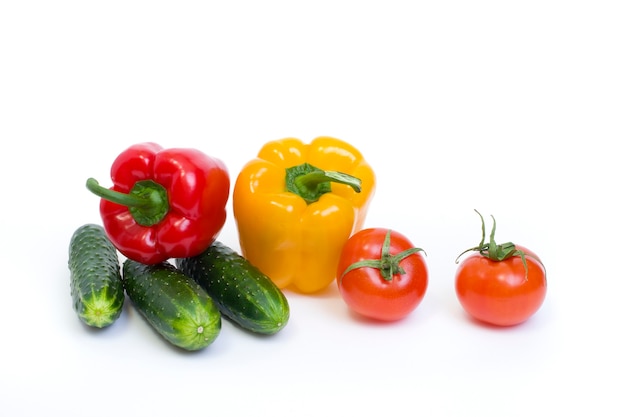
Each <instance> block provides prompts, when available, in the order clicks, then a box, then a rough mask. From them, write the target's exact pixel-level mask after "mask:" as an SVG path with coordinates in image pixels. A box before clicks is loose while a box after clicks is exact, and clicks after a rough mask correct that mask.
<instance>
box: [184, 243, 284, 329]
mask: <svg viewBox="0 0 626 417" xmlns="http://www.w3.org/2000/svg"><path fill="white" fill-rule="evenodd" d="M175 263H176V266H177V267H178V268H179V269H180V270H181V271H183V272H184V273H185V274H187V275H189V276H190V277H192V278H193V279H194V280H195V281H196V282H198V284H200V286H202V288H204V289H205V290H206V291H207V292H208V293H209V295H210V296H211V297H212V298H213V300H215V303H216V304H217V306H218V308H219V309H220V311H221V312H222V314H223V315H224V316H225V317H227V318H228V319H230V320H231V321H232V322H234V323H236V324H238V325H239V326H241V327H242V328H244V329H247V330H249V331H252V332H255V333H261V334H268V335H270V334H275V333H277V332H278V331H279V330H281V329H282V328H284V327H285V326H286V325H287V322H288V320H289V314H290V311H289V303H288V302H287V298H286V297H285V295H284V294H283V292H282V291H281V290H280V289H279V288H278V287H277V286H276V284H274V282H273V281H272V280H271V279H270V278H269V277H267V276H266V275H265V274H263V273H262V272H261V271H260V270H259V269H258V268H256V267H255V266H254V265H252V264H250V262H249V261H248V260H247V259H245V258H243V257H242V256H241V255H239V254H238V253H237V252H235V251H234V250H232V249H231V248H229V247H228V246H226V245H224V244H223V243H221V242H219V241H215V242H214V243H213V244H212V245H211V246H210V247H209V248H208V249H207V250H205V251H204V252H203V253H201V254H200V255H197V256H194V257H190V258H179V259H176V260H175Z"/></svg>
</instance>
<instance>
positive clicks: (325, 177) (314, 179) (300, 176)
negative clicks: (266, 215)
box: [285, 162, 361, 204]
mask: <svg viewBox="0 0 626 417" xmlns="http://www.w3.org/2000/svg"><path fill="white" fill-rule="evenodd" d="M285 181H286V184H287V190H288V191H290V192H292V193H294V194H297V195H299V196H300V197H302V198H303V199H304V200H305V201H306V202H307V204H311V203H314V202H316V201H317V200H319V199H320V197H321V196H322V195H323V194H325V193H328V192H330V184H331V182H336V183H339V184H345V185H349V186H350V187H352V189H353V190H354V191H356V192H357V193H360V192H361V180H360V179H359V178H356V177H353V176H352V175H348V174H344V173H343V172H337V171H324V170H322V169H319V168H317V167H315V166H313V165H311V164H309V163H306V162H305V163H303V164H301V165H296V166H293V167H291V168H287V170H286V177H285Z"/></svg>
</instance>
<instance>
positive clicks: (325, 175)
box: [295, 170, 361, 193]
mask: <svg viewBox="0 0 626 417" xmlns="http://www.w3.org/2000/svg"><path fill="white" fill-rule="evenodd" d="M295 181H296V186H297V187H306V188H308V189H315V188H316V187H317V185H318V184H319V183H322V182H336V183H339V184H344V185H349V186H350V187H352V189H353V190H354V191H355V192H357V193H360V192H361V180H360V179H358V178H356V177H353V176H352V175H348V174H344V173H343V172H337V171H322V170H320V171H313V172H310V173H308V174H305V175H301V176H299V177H298V178H296V180H295Z"/></svg>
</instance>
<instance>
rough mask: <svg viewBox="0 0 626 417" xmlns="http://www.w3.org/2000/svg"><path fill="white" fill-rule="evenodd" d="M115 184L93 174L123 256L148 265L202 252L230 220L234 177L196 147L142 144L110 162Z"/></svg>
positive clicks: (90, 185) (109, 231)
mask: <svg viewBox="0 0 626 417" xmlns="http://www.w3.org/2000/svg"><path fill="white" fill-rule="evenodd" d="M111 179H112V180H113V186H112V187H111V188H104V187H102V186H100V185H99V184H98V182H97V181H96V180H95V179H93V178H89V179H88V180H87V188H88V189H89V190H90V191H92V192H93V193H94V194H96V195H98V196H99V197H101V201H100V215H101V217H102V221H103V226H104V229H105V231H106V233H107V235H108V237H109V238H110V240H111V242H113V244H114V245H115V247H116V248H117V249H118V250H119V251H120V252H121V253H122V255H124V256H126V257H127V258H130V259H132V260H134V261H137V262H141V263H144V264H155V263H159V262H162V261H164V260H167V259H169V258H185V257H190V256H195V255H198V254H200V253H201V252H202V251H204V250H205V249H206V248H208V247H209V246H210V245H211V244H212V243H213V242H214V241H215V239H216V238H217V236H218V234H219V233H220V231H221V230H222V227H223V226H224V222H225V221H226V203H227V202H228V195H229V191H230V178H229V175H228V171H227V168H226V166H225V165H224V164H223V162H222V161H221V160H219V159H215V158H212V157H209V156H208V155H205V154H204V153H202V152H201V151H199V150H196V149H183V148H178V149H163V148H162V147H161V146H159V145H157V144H156V143H151V142H147V143H140V144H136V145H133V146H131V147H130V148H128V149H126V150H125V151H124V152H122V153H121V154H120V155H119V156H118V157H117V158H116V159H115V161H114V162H113V165H112V166H111Z"/></svg>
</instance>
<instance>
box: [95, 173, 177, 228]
mask: <svg viewBox="0 0 626 417" xmlns="http://www.w3.org/2000/svg"><path fill="white" fill-rule="evenodd" d="M86 185H87V189H88V190H89V191H91V192H92V193H94V194H95V195H97V196H98V197H100V198H102V199H104V200H108V201H111V202H112V203H116V204H119V205H122V206H126V207H128V210H129V211H130V213H131V215H132V216H133V218H134V219H135V221H136V222H137V223H138V224H140V225H142V226H154V225H155V224H157V223H159V222H160V221H161V220H163V218H165V216H166V215H167V213H168V211H169V203H168V199H167V191H166V190H165V188H164V187H163V186H162V185H160V184H158V183H156V182H154V181H151V180H146V181H138V182H136V183H135V185H134V186H133V188H132V189H131V191H130V193H128V194H125V193H121V192H119V191H115V190H111V189H110V188H105V187H103V186H101V185H100V184H99V183H98V181H96V180H95V179H94V178H89V179H88V180H87V184H86Z"/></svg>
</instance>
